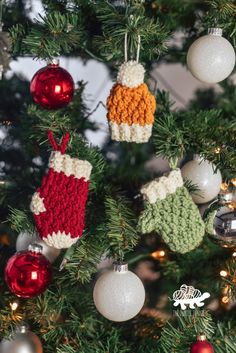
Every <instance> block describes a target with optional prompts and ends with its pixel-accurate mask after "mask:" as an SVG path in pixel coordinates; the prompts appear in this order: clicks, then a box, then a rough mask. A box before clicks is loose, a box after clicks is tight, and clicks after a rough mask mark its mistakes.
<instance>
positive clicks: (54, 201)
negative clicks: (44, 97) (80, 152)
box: [30, 131, 92, 249]
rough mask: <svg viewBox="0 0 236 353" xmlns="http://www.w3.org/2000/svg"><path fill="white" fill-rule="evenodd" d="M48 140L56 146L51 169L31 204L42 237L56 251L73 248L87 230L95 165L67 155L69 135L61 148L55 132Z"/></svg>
mask: <svg viewBox="0 0 236 353" xmlns="http://www.w3.org/2000/svg"><path fill="white" fill-rule="evenodd" d="M48 139H49V141H50V143H51V145H52V147H53V152H52V153H51V156H50V159H49V170H48V173H47V174H46V175H45V176H44V178H43V182H42V186H41V187H40V188H38V189H37V192H36V193H35V194H34V195H33V197H32V201H31V205H30V208H31V211H32V212H33V214H34V218H35V222H36V227H37V230H38V233H39V235H40V237H41V238H42V239H43V240H44V241H45V242H46V243H47V244H48V245H50V246H53V247H55V248H58V249H61V248H69V247H70V246H71V245H72V244H74V243H75V242H76V241H77V239H78V238H79V237H81V236H82V233H83V230H84V213H85V206H86V201H87V196H88V190H89V177H90V173H91V170H92V166H91V164H90V163H89V162H88V161H86V160H79V159H77V158H72V157H70V156H69V155H68V154H65V151H66V148H67V144H68V142H69V139H70V136H69V134H68V133H66V134H65V136H64V137H63V139H62V142H61V145H60V146H58V145H57V143H56V141H55V140H54V137H53V135H52V132H51V131H49V132H48Z"/></svg>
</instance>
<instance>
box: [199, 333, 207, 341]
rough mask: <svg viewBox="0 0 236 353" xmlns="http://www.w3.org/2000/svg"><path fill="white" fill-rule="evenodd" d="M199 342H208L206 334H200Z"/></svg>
mask: <svg viewBox="0 0 236 353" xmlns="http://www.w3.org/2000/svg"><path fill="white" fill-rule="evenodd" d="M197 341H206V336H205V335H204V334H200V335H198V336H197Z"/></svg>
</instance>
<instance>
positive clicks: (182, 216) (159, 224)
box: [139, 169, 205, 254]
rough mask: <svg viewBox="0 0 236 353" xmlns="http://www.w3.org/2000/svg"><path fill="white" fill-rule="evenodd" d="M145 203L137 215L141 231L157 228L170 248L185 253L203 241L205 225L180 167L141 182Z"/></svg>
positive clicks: (145, 231) (148, 231)
mask: <svg viewBox="0 0 236 353" xmlns="http://www.w3.org/2000/svg"><path fill="white" fill-rule="evenodd" d="M141 193H142V194H143V196H144V199H145V200H146V207H145V210H144V211H143V213H142V214H141V216H140V218H139V230H140V231H141V232H142V233H150V232H152V231H156V232H157V233H159V234H160V235H161V236H162V238H163V240H164V242H165V243H166V244H167V245H168V246H169V248H170V249H171V250H172V251H174V252H177V253H181V254H185V253H187V252H189V251H191V250H193V249H194V248H196V247H197V246H198V245H199V244H200V243H201V241H202V239H203V236H204V233H205V229H204V222H203V220H202V218H201V216H200V213H199V210H198V208H197V206H196V205H195V203H194V202H193V200H192V198H191V196H190V194H189V192H188V190H187V189H186V188H185V187H184V184H183V179H182V176H181V172H180V170H179V169H177V170H173V171H171V172H170V173H169V174H168V175H167V176H162V177H161V178H157V179H154V180H153V181H151V182H150V183H148V184H146V185H144V186H143V188H142V189H141Z"/></svg>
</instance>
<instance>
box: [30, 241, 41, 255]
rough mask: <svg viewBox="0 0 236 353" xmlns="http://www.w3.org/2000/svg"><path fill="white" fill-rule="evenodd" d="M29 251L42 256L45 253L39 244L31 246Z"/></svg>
mask: <svg viewBox="0 0 236 353" xmlns="http://www.w3.org/2000/svg"><path fill="white" fill-rule="evenodd" d="M28 250H29V251H32V252H35V253H37V254H42V252H43V247H42V246H41V245H39V244H36V243H35V244H30V245H29V247H28Z"/></svg>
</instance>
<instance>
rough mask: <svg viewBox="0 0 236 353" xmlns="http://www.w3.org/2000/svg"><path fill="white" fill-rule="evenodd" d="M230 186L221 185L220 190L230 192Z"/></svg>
mask: <svg viewBox="0 0 236 353" xmlns="http://www.w3.org/2000/svg"><path fill="white" fill-rule="evenodd" d="M228 186H229V185H228V183H221V185H220V188H221V190H223V191H227V190H228Z"/></svg>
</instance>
